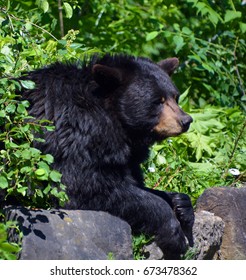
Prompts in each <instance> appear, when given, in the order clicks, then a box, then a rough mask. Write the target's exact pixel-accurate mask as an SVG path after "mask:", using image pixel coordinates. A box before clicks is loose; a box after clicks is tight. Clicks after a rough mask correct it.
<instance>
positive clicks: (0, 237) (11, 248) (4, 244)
mask: <svg viewBox="0 0 246 280" xmlns="http://www.w3.org/2000/svg"><path fill="white" fill-rule="evenodd" d="M0 217H1V214H0ZM11 228H12V229H13V228H14V229H15V230H16V231H17V232H19V230H18V227H17V225H16V224H15V223H14V222H12V221H8V222H6V223H0V260H16V259H17V253H19V252H20V250H21V247H20V245H19V244H17V243H14V242H9V241H8V234H7V232H8V231H9V230H10V229H11ZM19 234H20V237H21V233H19Z"/></svg>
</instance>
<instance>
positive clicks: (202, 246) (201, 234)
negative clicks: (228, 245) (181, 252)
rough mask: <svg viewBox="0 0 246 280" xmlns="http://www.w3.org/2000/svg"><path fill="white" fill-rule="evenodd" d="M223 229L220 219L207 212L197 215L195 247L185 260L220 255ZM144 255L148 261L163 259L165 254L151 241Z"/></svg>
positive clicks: (194, 233)
mask: <svg viewBox="0 0 246 280" xmlns="http://www.w3.org/2000/svg"><path fill="white" fill-rule="evenodd" d="M223 229H224V222H223V221H222V219H221V218H220V217H217V216H215V215H214V214H213V213H209V212H207V211H200V212H198V213H195V222H194V226H193V237H194V247H193V248H190V249H189V251H188V253H187V254H186V256H185V258H188V259H196V260H203V259H204V260H211V259H213V258H215V257H216V256H217V254H219V249H220V245H221V242H222V236H223ZM187 244H188V241H187ZM143 254H144V256H145V258H146V259H147V260H160V259H163V253H162V251H161V249H160V248H159V247H158V246H157V245H156V243H155V241H151V242H150V244H148V245H145V246H144V248H143Z"/></svg>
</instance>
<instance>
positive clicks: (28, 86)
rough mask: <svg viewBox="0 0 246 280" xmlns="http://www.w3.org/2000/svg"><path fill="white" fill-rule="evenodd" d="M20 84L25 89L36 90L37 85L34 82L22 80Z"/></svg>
mask: <svg viewBox="0 0 246 280" xmlns="http://www.w3.org/2000/svg"><path fill="white" fill-rule="evenodd" d="M20 83H21V85H22V86H23V88H26V89H34V88H35V83H34V82H33V81H30V80H20Z"/></svg>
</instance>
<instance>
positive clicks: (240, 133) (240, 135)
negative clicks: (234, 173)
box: [222, 121, 246, 178]
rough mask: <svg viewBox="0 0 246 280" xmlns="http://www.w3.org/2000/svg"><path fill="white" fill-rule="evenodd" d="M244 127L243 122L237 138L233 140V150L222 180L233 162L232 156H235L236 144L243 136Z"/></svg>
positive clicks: (245, 124) (245, 125)
mask: <svg viewBox="0 0 246 280" xmlns="http://www.w3.org/2000/svg"><path fill="white" fill-rule="evenodd" d="M245 127H246V121H245V122H244V124H243V126H242V128H241V130H240V131H239V134H238V136H237V138H236V140H235V144H234V147H233V150H232V153H231V156H230V159H229V163H228V165H227V169H226V171H225V172H224V174H223V175H222V178H225V176H226V175H227V174H228V169H229V167H230V165H231V163H232V161H233V158H234V155H235V152H236V149H237V146H238V142H239V140H240V138H241V137H242V135H243V132H244V129H245Z"/></svg>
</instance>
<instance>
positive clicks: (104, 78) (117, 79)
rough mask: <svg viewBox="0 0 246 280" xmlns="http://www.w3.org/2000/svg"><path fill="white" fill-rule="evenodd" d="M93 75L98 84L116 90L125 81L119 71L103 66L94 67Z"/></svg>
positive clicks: (96, 65)
mask: <svg viewBox="0 0 246 280" xmlns="http://www.w3.org/2000/svg"><path fill="white" fill-rule="evenodd" d="M92 74H93V77H94V79H95V81H96V82H97V84H98V85H100V86H103V87H106V88H116V87H117V86H119V85H120V83H121V82H122V79H123V77H122V72H121V71H120V70H119V69H117V68H113V67H109V66H106V65H101V64H95V65H93V67H92Z"/></svg>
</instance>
